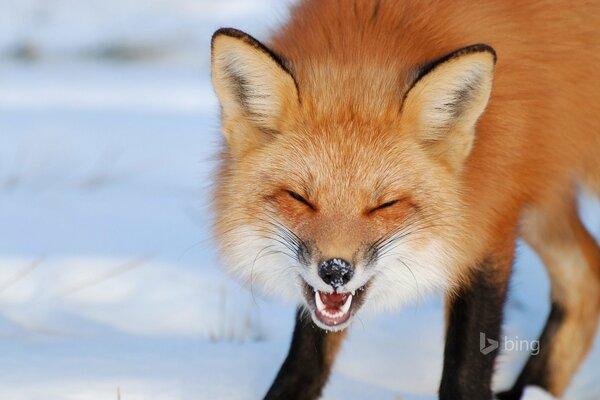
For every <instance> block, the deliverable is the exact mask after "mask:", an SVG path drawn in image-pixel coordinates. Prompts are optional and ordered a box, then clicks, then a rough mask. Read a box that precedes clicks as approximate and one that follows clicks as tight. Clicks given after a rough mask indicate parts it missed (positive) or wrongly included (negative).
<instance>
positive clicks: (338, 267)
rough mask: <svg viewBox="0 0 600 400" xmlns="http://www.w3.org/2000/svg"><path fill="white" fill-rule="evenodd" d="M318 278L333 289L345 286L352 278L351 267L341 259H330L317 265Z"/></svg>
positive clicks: (352, 271)
mask: <svg viewBox="0 0 600 400" xmlns="http://www.w3.org/2000/svg"><path fill="white" fill-rule="evenodd" d="M319 276H320V277H321V279H323V282H325V283H326V284H328V285H331V286H333V288H334V289H337V288H339V287H340V286H343V285H345V284H346V283H348V281H350V279H352V277H353V276H354V270H353V269H352V266H351V265H350V264H349V263H348V262H347V261H344V260H342V259H341V258H331V259H329V260H326V261H323V262H322V263H321V265H319Z"/></svg>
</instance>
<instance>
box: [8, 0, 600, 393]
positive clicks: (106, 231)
mask: <svg viewBox="0 0 600 400" xmlns="http://www.w3.org/2000/svg"><path fill="white" fill-rule="evenodd" d="M285 3H286V2H284V1H277V0H269V1H257V0H254V1H249V0H220V1H218V2H216V1H209V0H187V1H186V0H152V1H150V0H125V1H123V0H119V1H117V0H103V1H92V0H87V1H82V0H0V9H2V13H0V360H1V361H0V400H59V399H60V400H65V399H73V400H75V399H76V400H96V399H98V400H108V399H117V396H118V395H117V393H118V392H120V394H121V398H122V399H123V400H134V399H160V400H187V399H256V398H259V397H260V395H261V394H263V393H264V391H265V390H266V389H267V387H268V385H269V384H270V382H271V380H272V378H273V377H274V375H275V373H276V371H277V368H278V367H279V364H280V362H281V361H282V360H283V357H284V355H285V352H286V350H287V345H288V341H289V336H290V333H291V329H292V323H293V313H294V311H293V310H294V307H293V305H290V304H281V303H278V302H275V301H269V300H264V299H259V298H255V297H254V296H253V295H252V294H251V293H250V292H249V291H248V290H246V289H244V288H241V287H240V286H239V285H238V284H237V283H236V282H232V281H231V280H230V279H229V278H228V277H226V276H224V275H223V274H222V273H221V272H220V270H219V268H218V264H217V261H216V257H215V254H214V250H213V246H212V243H211V241H210V229H209V228H210V213H209V209H208V207H207V205H208V199H209V195H210V191H209V189H210V182H211V171H212V168H213V161H212V158H211V157H212V156H213V154H214V153H215V150H216V149H217V147H218V144H219V141H220V136H219V132H218V123H217V122H218V121H217V110H218V108H217V104H216V100H215V98H214V95H213V92H212V90H211V88H210V80H209V58H208V55H209V51H208V44H209V39H210V35H211V33H212V32H213V31H214V30H215V29H216V28H218V27H220V26H236V27H239V28H242V29H244V30H247V31H249V32H251V33H252V34H254V35H256V36H257V37H259V38H264V37H266V35H267V34H268V32H269V29H270V28H273V27H275V26H276V24H277V21H279V20H281V19H283V18H285V15H286V13H285ZM582 212H583V214H584V215H585V219H586V222H587V223H588V226H589V227H590V229H591V230H592V231H593V232H594V233H595V234H596V235H597V236H600V206H599V205H598V203H597V202H595V201H593V200H589V199H584V201H583V210H582ZM512 288H513V291H512V294H511V299H510V301H509V304H508V318H507V322H506V334H507V335H508V336H509V337H510V338H517V337H518V338H519V339H522V340H533V339H535V337H536V335H537V334H538V333H539V331H540V329H541V326H542V324H543V320H544V318H545V315H546V313H547V312H548V304H547V297H548V285H547V282H546V278H545V275H544V271H543V269H542V267H541V265H540V263H539V260H538V259H537V258H536V257H535V256H534V255H533V254H532V253H531V252H530V251H529V250H528V249H527V248H526V247H524V246H522V247H521V248H520V251H519V258H518V260H517V266H516V275H515V277H514V279H513V284H512ZM442 310H443V306H442V302H441V300H440V299H439V298H432V299H429V300H427V301H424V302H423V303H420V304H417V305H415V306H414V307H411V308H408V309H404V310H402V311H400V312H398V313H395V314H386V315H382V316H361V318H360V320H358V321H356V323H355V324H354V325H353V327H352V328H351V334H350V339H349V340H348V341H347V342H346V344H345V346H344V348H343V350H342V352H341V355H340V357H339V359H338V362H337V364H336V366H335V370H334V373H333V376H332V379H331V384H330V385H329V386H328V387H327V390H326V392H325V395H324V398H325V399H331V400H335V399H365V398H377V399H403V400H410V399H413V400H418V399H433V398H435V396H434V393H435V391H436V387H437V384H438V380H439V376H440V373H441V360H442V358H441V355H442V349H443V318H442ZM599 343H600V342H599ZM525 356H526V354H525V352H518V351H508V352H505V354H503V355H502V356H501V359H500V363H499V368H498V374H497V379H496V386H497V387H498V388H503V387H506V386H508V385H509V384H510V382H512V380H513V379H514V377H515V375H516V373H517V372H518V369H519V368H520V366H521V365H522V364H523V362H524V360H525ZM599 377H600V344H597V345H596V346H595V347H594V350H593V352H592V353H591V354H590V356H589V357H588V359H587V361H586V363H585V365H584V366H583V368H582V369H581V370H580V372H579V373H578V375H577V378H576V379H575V382H574V383H573V385H572V387H571V389H570V390H569V392H568V393H567V395H566V396H565V398H567V399H578V400H579V399H581V400H584V399H585V400H587V399H589V400H592V399H598V398H600V379H598V378H599ZM528 397H529V398H530V399H539V398H545V397H546V396H545V395H544V394H543V393H540V392H538V391H535V390H534V389H532V391H531V392H530V394H529V396H528Z"/></svg>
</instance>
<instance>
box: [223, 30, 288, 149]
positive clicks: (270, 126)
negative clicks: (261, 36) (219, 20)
mask: <svg viewBox="0 0 600 400" xmlns="http://www.w3.org/2000/svg"><path fill="white" fill-rule="evenodd" d="M211 55H212V61H211V63H212V65H211V67H212V81H213V86H214V88H215V91H216V93H217V97H218V98H219V101H220V103H221V111H222V118H223V133H224V134H225V137H226V139H227V140H228V141H229V142H230V144H231V143H232V142H235V141H239V140H245V141H247V140H252V139H251V138H235V137H233V136H234V135H236V134H237V133H236V132H235V131H236V130H239V129H240V128H239V127H240V126H244V125H246V126H245V128H244V130H246V131H248V130H252V128H254V130H259V131H262V133H263V134H264V133H265V132H267V133H268V132H273V131H278V130H279V126H280V123H281V120H282V119H283V118H284V114H285V113H286V112H289V111H290V110H291V109H292V108H293V107H295V106H296V105H297V102H298V90H297V88H296V83H295V81H294V78H293V77H292V75H291V73H290V71H289V69H288V66H287V65H286V62H285V61H284V60H283V59H282V58H281V57H280V56H278V55H277V54H275V53H274V52H272V51H271V50H269V49H268V48H267V47H265V46H264V45H263V44H262V43H260V42H259V41H258V40H256V39H254V38H253V37H251V36H250V35H247V34H246V33H244V32H241V31H238V30H236V29H231V28H221V29H219V30H218V31H216V32H215V33H214V35H213V37H212V45H211ZM248 125H250V126H248ZM255 133H256V132H255ZM240 134H242V133H241V132H240Z"/></svg>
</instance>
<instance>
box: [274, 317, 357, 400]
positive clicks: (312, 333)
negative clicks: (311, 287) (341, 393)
mask: <svg viewBox="0 0 600 400" xmlns="http://www.w3.org/2000/svg"><path fill="white" fill-rule="evenodd" d="M344 336H345V331H342V332H326V331H324V330H323V329H321V328H319V327H317V326H316V325H315V324H314V323H313V322H312V321H311V319H310V316H309V315H307V314H305V313H304V312H303V310H302V308H299V309H298V311H297V312H296V327H295V328H294V336H293V337H292V344H291V346H290V351H289V353H288V356H287V358H286V359H285V362H284V363H283V365H282V366H281V369H280V370H279V373H278V374H277V377H276V378H275V382H273V385H271V388H270V389H269V392H268V393H267V395H266V396H265V400H283V399H285V400H315V399H318V398H319V396H320V395H321V392H322V391H323V387H324V386H325V383H326V382H327V378H328V377H329V372H330V371H331V366H332V365H333V361H334V359H335V355H336V354H337V351H338V349H339V347H340V344H341V343H342V339H343V338H344Z"/></svg>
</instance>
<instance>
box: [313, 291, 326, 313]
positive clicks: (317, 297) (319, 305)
mask: <svg viewBox="0 0 600 400" xmlns="http://www.w3.org/2000/svg"><path fill="white" fill-rule="evenodd" d="M315 303H317V310H319V311H321V312H324V310H325V304H323V301H322V300H321V296H320V295H319V292H317V291H315Z"/></svg>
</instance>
